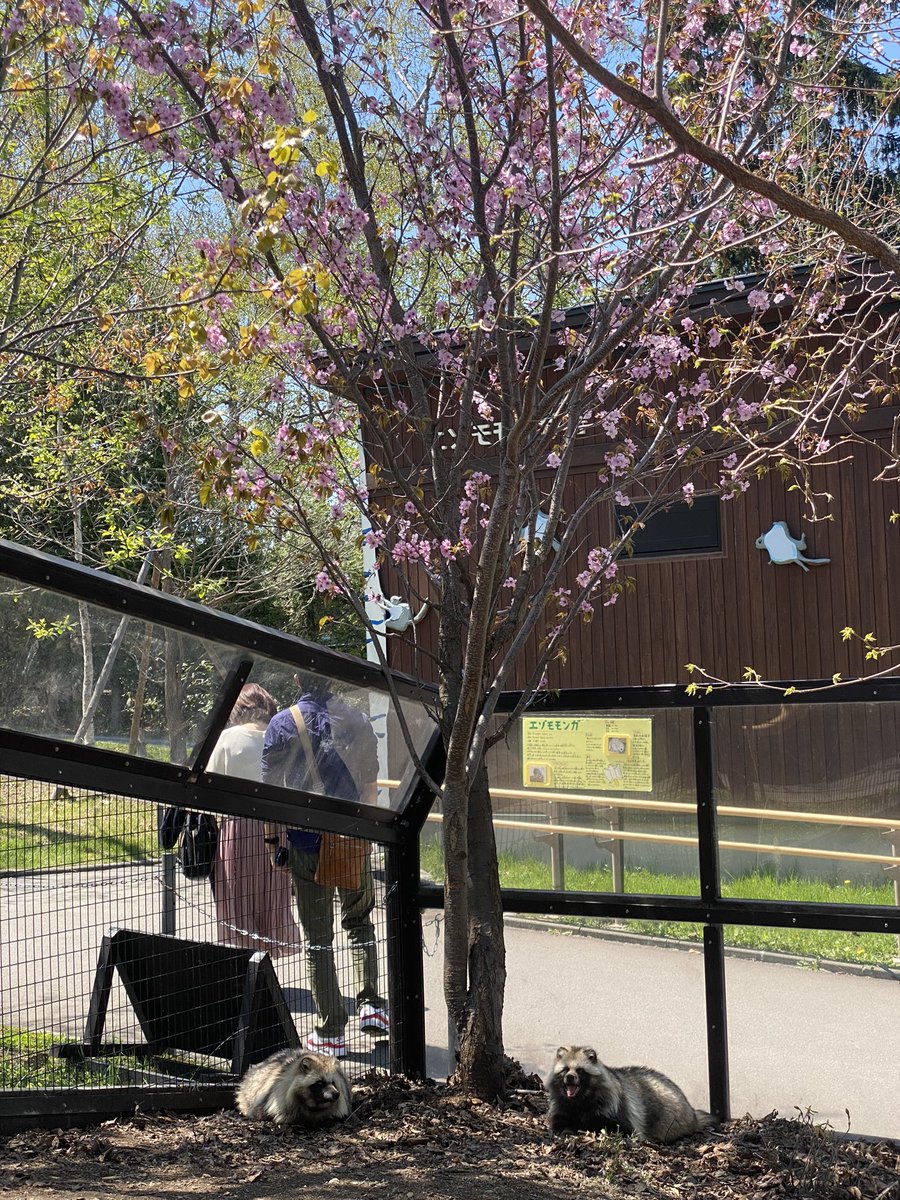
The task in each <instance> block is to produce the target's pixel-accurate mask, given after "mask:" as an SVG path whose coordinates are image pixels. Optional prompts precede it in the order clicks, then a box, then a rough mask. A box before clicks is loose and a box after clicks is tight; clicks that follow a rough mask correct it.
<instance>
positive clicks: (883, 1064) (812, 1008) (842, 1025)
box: [0, 864, 900, 1138]
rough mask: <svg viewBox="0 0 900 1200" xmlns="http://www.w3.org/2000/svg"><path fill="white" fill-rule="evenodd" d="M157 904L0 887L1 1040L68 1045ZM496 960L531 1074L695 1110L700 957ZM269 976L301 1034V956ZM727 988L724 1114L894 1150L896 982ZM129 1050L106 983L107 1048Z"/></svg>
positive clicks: (438, 1004) (209, 928)
mask: <svg viewBox="0 0 900 1200" xmlns="http://www.w3.org/2000/svg"><path fill="white" fill-rule="evenodd" d="M177 884H178V910H177V930H178V933H179V934H180V935H181V936H185V937H192V938H197V939H203V940H205V939H212V940H214V939H215V925H214V921H213V910H212V903H211V896H210V891H209V887H208V885H207V884H206V883H205V882H204V881H197V882H187V881H185V880H184V878H183V877H182V876H181V875H180V873H179V874H178V876H177ZM161 897H162V888H161V880H160V878H159V867H158V865H157V864H147V865H137V866H134V867H130V868H114V869H111V870H97V871H70V872H53V873H46V874H33V875H23V876H17V877H6V878H3V879H0V914H2V917H0V1025H2V1026H6V1027H10V1026H12V1027H15V1028H20V1029H29V1030H35V1031H40V1030H43V1031H52V1032H54V1033H56V1034H58V1035H62V1036H64V1037H67V1038H72V1039H80V1037H81V1035H82V1032H83V1029H84V1020H85V1016H86V1014H87V1009H88V1003H89V1000H90V993H91V985H92V982H93V978H94V970H95V967H96V962H97V952H98V950H99V946H100V940H101V938H102V936H103V934H104V933H105V932H106V930H107V928H108V927H109V926H111V925H120V926H124V927H128V928H135V929H143V930H146V931H148V932H156V931H158V930H159V929H160V910H161ZM381 915H382V917H383V913H382V914H381ZM434 918H435V914H433V913H427V914H426V927H425V944H426V957H425V974H426V1001H427V1013H426V1030H427V1039H428V1067H429V1071H430V1073H431V1074H432V1075H434V1076H436V1077H440V1076H442V1075H445V1074H446V1073H447V1068H448V1056H447V1017H446V1010H445V1008H444V1003H443V996H442V970H443V964H442V946H441V937H440V922H439V921H436V920H435V919H434ZM379 927H380V930H381V931H382V932H383V920H382V921H380V923H379ZM337 945H338V957H339V962H340V960H341V959H344V961H343V962H341V965H340V975H341V983H342V989H343V991H344V993H345V995H346V994H352V981H351V979H350V977H349V969H348V967H349V963H348V961H347V960H346V958H345V957H344V955H343V954H342V947H341V941H340V935H339V939H338V943H337ZM507 949H508V982H507V993H506V996H507V999H506V1015H505V1035H506V1043H507V1049H508V1051H509V1053H510V1054H511V1055H513V1056H514V1057H515V1058H517V1059H519V1061H520V1062H521V1063H522V1065H523V1066H524V1067H525V1068H526V1069H527V1070H529V1071H538V1072H539V1073H541V1074H544V1073H545V1072H546V1070H547V1069H548V1067H549V1065H550V1062H551V1061H552V1057H553V1054H554V1052H555V1050H556V1047H557V1046H558V1045H560V1044H561V1043H563V1042H582V1041H584V1042H591V1043H593V1044H594V1045H595V1046H596V1048H597V1049H598V1050H599V1052H600V1054H601V1056H602V1057H604V1058H606V1059H607V1061H609V1062H610V1063H612V1064H613V1065H621V1064H625V1063H632V1062H641V1063H645V1064H647V1065H649V1066H653V1067H656V1068H658V1069H659V1070H662V1071H665V1072H666V1073H667V1074H670V1075H671V1076H672V1077H673V1078H674V1079H675V1080H676V1081H677V1082H678V1083H679V1084H681V1085H682V1087H683V1088H684V1089H685V1091H686V1092H687V1094H688V1096H689V1097H690V1098H691V1099H692V1100H693V1102H694V1103H695V1104H697V1105H698V1106H701V1107H702V1106H705V1105H706V1104H707V1078H706V1032H705V1024H704V1000H703V959H702V955H701V954H700V952H699V950H698V951H685V950H677V949H670V948H665V947H657V946H638V945H629V944H625V945H622V944H617V943H613V942H608V941H603V940H599V939H596V938H590V937H583V936H579V935H578V934H575V933H572V932H570V931H560V932H556V931H552V932H548V931H544V930H541V929H533V930H532V929H528V928H520V927H510V928H509V929H508V931H507ZM382 969H383V968H382ZM276 970H277V971H278V974H279V977H280V979H281V983H282V987H283V989H284V991H285V995H286V998H287V1001H288V1005H289V1007H290V1008H291V1011H292V1012H293V1014H294V1016H295V1020H296V1023H297V1026H298V1029H300V1031H301V1033H305V1032H306V1030H307V1029H308V1028H309V1025H310V1007H311V1005H310V995H309V992H308V990H307V988H306V986H305V985H306V979H305V964H304V962H303V959H302V956H301V955H299V954H291V955H289V956H287V957H285V958H283V959H281V960H279V962H278V963H277V964H276ZM384 977H385V976H384V975H383V978H384ZM727 987H728V1005H729V1041H730V1049H731V1084H732V1108H733V1111H734V1112H735V1113H737V1114H740V1113H743V1112H751V1113H753V1114H755V1115H763V1114H765V1113H767V1112H770V1111H771V1110H772V1109H778V1110H779V1111H780V1112H781V1113H782V1115H787V1116H792V1115H794V1114H795V1110H796V1109H797V1108H800V1109H805V1108H807V1107H810V1108H812V1109H814V1110H815V1112H816V1113H817V1114H818V1116H819V1118H820V1119H823V1120H828V1121H830V1122H831V1123H832V1125H833V1126H834V1127H835V1128H837V1129H845V1128H846V1127H847V1117H846V1115H845V1112H844V1110H845V1109H849V1111H850V1121H851V1128H852V1129H853V1130H854V1131H855V1132H857V1133H867V1134H875V1135H881V1136H892V1137H897V1138H900V1104H898V1094H900V1093H898V1085H897V1078H898V1074H900V981H897V980H890V979H883V980H882V979H867V978H860V977H857V976H853V975H843V974H834V973H831V972H826V971H811V970H806V969H801V968H797V967H788V966H782V965H775V964H769V963H758V962H752V961H745V960H742V959H737V958H734V959H732V958H729V959H728V960H727ZM351 1008H352V1006H351ZM348 1033H350V1034H351V1036H352V1037H353V1041H352V1042H351V1050H352V1051H353V1052H354V1053H355V1055H356V1057H357V1064H356V1067H357V1069H362V1068H364V1067H366V1066H369V1065H372V1064H373V1062H375V1061H376V1060H375V1058H373V1055H372V1045H371V1042H370V1041H369V1039H367V1038H363V1037H360V1036H358V1035H356V1033H355V1028H354V1025H353V1022H352V1021H351V1025H350V1027H349V1028H348ZM138 1037H139V1033H138V1030H137V1028H136V1025H135V1022H134V1019H133V1015H132V1013H131V1009H130V1006H129V1005H128V1003H127V1000H126V998H125V996H124V994H123V992H122V989H121V985H120V984H119V983H118V981H116V983H115V985H114V990H113V995H112V1000H111V1005H110V1016H109V1021H108V1024H107V1030H106V1038H107V1039H109V1040H121V1041H130V1040H135V1039H137V1038H138ZM379 1045H380V1046H381V1048H382V1049H383V1047H384V1043H380V1044H379Z"/></svg>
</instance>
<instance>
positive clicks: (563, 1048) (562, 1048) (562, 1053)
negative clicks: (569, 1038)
mask: <svg viewBox="0 0 900 1200" xmlns="http://www.w3.org/2000/svg"><path fill="white" fill-rule="evenodd" d="M568 1053H569V1047H568V1046H560V1048H559V1049H558V1050H557V1052H556V1057H557V1058H565V1057H566V1055H567V1054H568Z"/></svg>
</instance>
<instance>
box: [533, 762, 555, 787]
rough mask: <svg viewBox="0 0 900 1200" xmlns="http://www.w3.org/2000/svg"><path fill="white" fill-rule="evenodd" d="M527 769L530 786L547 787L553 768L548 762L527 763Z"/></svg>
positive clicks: (550, 780) (550, 781)
mask: <svg viewBox="0 0 900 1200" xmlns="http://www.w3.org/2000/svg"><path fill="white" fill-rule="evenodd" d="M527 769H528V783H529V784H530V785H531V787H547V786H548V785H549V784H550V783H552V782H553V780H552V775H553V768H552V767H551V766H550V764H549V763H528V764H527Z"/></svg>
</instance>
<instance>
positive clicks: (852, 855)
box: [427, 813, 900, 867]
mask: <svg viewBox="0 0 900 1200" xmlns="http://www.w3.org/2000/svg"><path fill="white" fill-rule="evenodd" d="M443 819H444V818H443V814H442V813H429V814H428V817H427V820H429V821H433V822H434V821H437V822H442V821H443ZM493 823H494V827H495V828H497V829H527V830H531V831H533V832H536V833H543V834H548V833H549V834H552V835H553V836H554V837H556V836H558V835H559V834H563V833H571V834H575V835H576V836H577V837H592V838H596V837H597V836H598V835H600V836H602V837H603V839H604V841H606V840H610V841H611V840H615V841H621V842H662V843H664V844H665V845H670V846H696V845H697V838H695V837H685V836H682V835H679V834H674V833H638V832H637V831H635V830H626V829H605V828H600V829H598V828H593V827H590V826H587V825H547V824H541V823H539V822H537V821H514V820H512V819H510V818H507V817H494V822H493ZM719 849H720V850H749V851H751V852H752V853H759V852H760V851H764V852H766V853H769V854H796V855H798V856H799V857H801V858H828V859H837V860H838V861H840V862H873V863H886V864H887V865H888V866H893V867H900V855H893V854H860V853H858V852H857V851H852V850H846V851H845V850H814V849H813V848H812V847H809V846H775V845H768V844H766V843H764V842H732V841H720V842H719Z"/></svg>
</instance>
